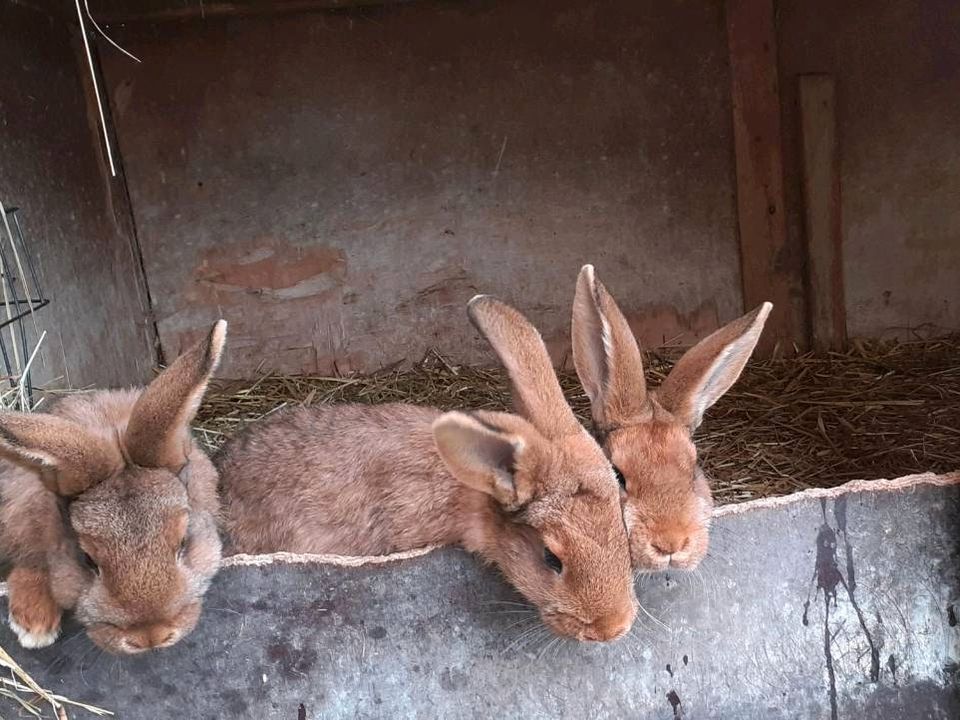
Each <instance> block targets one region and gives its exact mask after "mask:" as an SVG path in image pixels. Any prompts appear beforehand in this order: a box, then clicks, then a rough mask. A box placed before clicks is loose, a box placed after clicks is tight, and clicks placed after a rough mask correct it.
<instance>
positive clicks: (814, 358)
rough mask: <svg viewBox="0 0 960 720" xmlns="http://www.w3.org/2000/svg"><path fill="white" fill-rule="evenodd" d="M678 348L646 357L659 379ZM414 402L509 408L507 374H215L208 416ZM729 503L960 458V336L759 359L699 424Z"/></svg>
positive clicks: (939, 468) (578, 403)
mask: <svg viewBox="0 0 960 720" xmlns="http://www.w3.org/2000/svg"><path fill="white" fill-rule="evenodd" d="M678 354H679V353H677V352H673V351H662V352H654V353H650V354H648V355H647V356H646V358H645V359H646V363H647V365H646V367H647V377H648V382H650V383H652V386H653V387H655V386H656V385H657V384H659V383H660V381H661V380H662V379H663V377H664V376H665V375H666V373H667V371H668V370H669V368H670V367H671V366H672V363H673V361H675V359H676V357H677V356H678ZM560 380H561V385H562V386H563V389H564V392H565V394H566V396H567V399H568V400H569V401H570V403H571V405H572V406H573V408H574V410H575V411H576V413H577V415H578V416H579V417H580V418H581V419H582V420H583V421H584V422H588V418H589V407H588V406H589V404H588V402H587V398H586V397H585V396H584V394H583V390H582V389H581V387H580V383H579V382H578V380H577V377H576V375H575V374H573V373H570V372H567V373H562V374H561V377H560ZM393 401H402V402H411V403H419V404H426V405H434V406H436V407H439V408H442V409H489V410H503V409H506V408H507V407H508V403H509V391H508V388H507V383H506V381H505V377H504V375H503V373H502V372H501V371H499V370H488V369H481V368H475V367H467V366H454V365H452V364H450V363H449V362H448V361H447V360H446V359H445V358H443V357H441V356H439V355H437V354H435V353H434V354H430V355H429V356H428V357H427V358H426V359H425V360H424V361H423V362H421V363H420V364H418V365H416V366H415V367H413V368H411V369H407V370H400V369H391V370H384V371H382V372H379V373H377V374H375V375H371V376H364V377H342V378H335V377H334V378H331V377H277V376H266V377H262V378H260V379H259V380H257V381H256V382H254V383H236V382H220V383H215V384H214V386H213V387H212V388H211V391H210V392H209V393H208V394H207V398H206V401H205V402H204V405H203V407H202V408H201V410H200V414H199V416H198V422H197V425H198V428H199V435H200V437H201V439H203V440H204V441H205V442H206V443H207V445H208V446H209V447H210V448H211V449H212V448H214V447H217V446H219V445H220V444H221V443H222V442H223V441H224V440H225V439H226V437H228V436H229V435H230V434H231V433H233V432H235V431H236V430H237V429H238V428H240V427H241V426H243V425H244V424H246V423H247V422H250V421H251V420H255V419H258V418H261V417H263V416H265V415H267V414H269V413H271V412H274V411H276V410H277V409H279V408H281V407H285V406H288V405H316V404H321V403H336V402H363V403H383V402H393ZM697 443H698V446H699V448H700V453H701V460H702V462H703V465H704V467H705V468H706V470H707V472H708V474H709V475H710V476H711V477H712V479H713V488H714V492H715V494H716V496H717V499H718V502H720V503H730V502H740V501H744V500H749V499H753V498H757V497H764V496H770V495H782V494H786V493H790V492H793V491H795V490H800V489H803V488H808V487H831V486H835V485H840V484H842V483H844V482H847V481H848V480H855V479H863V478H867V479H872V478H882V477H888V478H889V477H898V476H901V475H906V474H910V473H915V472H926V471H933V472H946V471H951V470H957V469H958V468H960V335H957V336H950V337H945V338H938V339H936V340H924V341H917V342H907V343H893V342H869V343H855V344H854V346H853V347H852V348H851V350H850V351H849V352H847V353H844V354H839V353H833V354H829V355H820V356H818V355H814V354H809V355H804V356H802V357H799V358H791V359H779V360H764V361H756V362H753V363H751V364H750V365H749V366H748V368H747V370H746V371H745V372H744V374H743V376H742V377H741V378H740V380H739V381H738V382H737V384H736V385H735V386H734V387H733V389H732V390H731V391H730V392H729V393H728V394H727V395H726V396H725V397H724V398H723V399H721V400H720V402H719V403H717V405H716V406H715V407H714V408H713V409H712V410H710V411H709V412H708V413H707V417H706V419H705V420H704V423H703V426H702V427H701V428H700V430H699V431H698V433H697Z"/></svg>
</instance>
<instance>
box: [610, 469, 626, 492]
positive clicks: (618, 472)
mask: <svg viewBox="0 0 960 720" xmlns="http://www.w3.org/2000/svg"><path fill="white" fill-rule="evenodd" d="M613 472H614V474H616V476H617V482H619V483H620V487H622V488H623V489H624V490H626V489H627V478H626V477H624V474H623V472H622V471H621V470H620V468H618V467H617V466H616V465H614V466H613Z"/></svg>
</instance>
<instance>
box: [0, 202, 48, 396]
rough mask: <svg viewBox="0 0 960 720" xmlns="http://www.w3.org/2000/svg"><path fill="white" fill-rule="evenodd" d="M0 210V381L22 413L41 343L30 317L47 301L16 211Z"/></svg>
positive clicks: (30, 393) (31, 384)
mask: <svg viewBox="0 0 960 720" xmlns="http://www.w3.org/2000/svg"><path fill="white" fill-rule="evenodd" d="M0 208H2V215H3V225H2V227H0V280H2V282H0V291H2V292H0V356H2V360H3V370H4V378H3V379H5V380H6V382H7V384H8V385H9V388H10V389H11V390H16V391H17V394H18V395H19V405H21V406H23V405H26V407H21V408H20V409H24V410H25V409H29V408H32V407H33V383H32V381H31V373H30V367H31V364H32V361H33V358H34V357H35V355H36V351H37V349H38V348H39V345H40V341H41V340H42V335H41V334H40V331H39V326H37V325H36V319H35V318H34V313H36V312H37V311H38V310H40V309H41V308H43V307H45V306H46V305H48V304H49V303H50V301H49V300H48V299H47V298H46V296H45V295H44V293H43V288H42V287H41V285H40V277H39V275H38V273H37V268H36V265H35V263H34V259H33V256H32V254H31V252H30V248H29V244H28V242H27V239H26V236H25V235H24V232H23V225H22V223H21V219H20V211H19V208H16V207H9V208H8V207H4V206H2V205H0ZM28 318H29V319H30V320H32V321H33V323H34V328H35V330H36V335H37V338H36V344H35V345H34V346H33V347H32V348H31V346H30V345H29V344H28V341H27V327H26V322H29V321H30V320H28ZM5 394H8V393H5ZM13 404H14V405H16V404H17V403H16V402H15V403H13ZM4 405H9V403H4Z"/></svg>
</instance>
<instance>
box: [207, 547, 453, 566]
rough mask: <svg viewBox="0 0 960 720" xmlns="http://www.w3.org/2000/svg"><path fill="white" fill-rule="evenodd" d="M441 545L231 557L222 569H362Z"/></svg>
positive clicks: (409, 556)
mask: <svg viewBox="0 0 960 720" xmlns="http://www.w3.org/2000/svg"><path fill="white" fill-rule="evenodd" d="M439 547H440V546H439V545H428V546H426V547H422V548H417V549H416V550H406V551H404V552H398V553H392V554H390V555H367V556H363V555H318V554H311V553H291V552H277V553H269V554H266V555H246V554H243V553H241V554H238V555H231V556H229V557H226V558H224V559H223V563H222V564H221V565H220V567H221V568H226V567H262V566H264V565H273V564H274V563H282V564H284V565H300V564H304V563H317V564H320V565H338V566H340V567H360V566H361V565H384V564H386V563H392V562H399V561H400V560H410V559H412V558H418V557H422V556H424V555H426V554H427V553H430V552H433V551H434V550H436V549H437V548H439Z"/></svg>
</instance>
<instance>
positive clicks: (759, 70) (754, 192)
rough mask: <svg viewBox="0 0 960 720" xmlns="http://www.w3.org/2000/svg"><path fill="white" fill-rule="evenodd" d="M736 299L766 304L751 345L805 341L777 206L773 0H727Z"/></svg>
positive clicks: (763, 349)
mask: <svg viewBox="0 0 960 720" xmlns="http://www.w3.org/2000/svg"><path fill="white" fill-rule="evenodd" d="M726 19H727V41H728V44H729V49H730V75H731V82H732V101H733V103H732V104H733V133H734V145H735V151H736V162H737V213H738V224H739V230H740V269H741V275H742V283H743V302H744V306H745V307H746V308H747V309H749V308H753V307H755V306H757V305H759V304H760V303H762V302H764V301H765V300H769V301H770V302H772V303H773V312H772V313H771V314H770V319H769V320H768V321H767V325H766V329H765V330H764V333H763V335H762V336H761V338H760V342H759V344H758V345H757V352H758V353H759V354H767V355H769V354H770V353H771V352H772V351H773V350H774V348H775V347H776V346H777V345H779V346H780V348H781V349H782V350H785V351H788V350H790V349H792V347H793V346H794V345H797V346H803V345H805V340H806V338H805V337H804V333H803V330H802V328H800V327H798V326H797V324H796V323H795V322H794V313H793V308H792V303H791V297H790V287H791V270H790V268H789V267H787V263H786V262H785V261H784V258H786V257H788V254H787V252H786V245H787V224H786V216H785V212H784V193H783V156H782V154H781V153H782V150H781V138H780V90H779V86H778V80H777V44H776V34H775V31H774V23H773V0H727V3H726Z"/></svg>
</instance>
